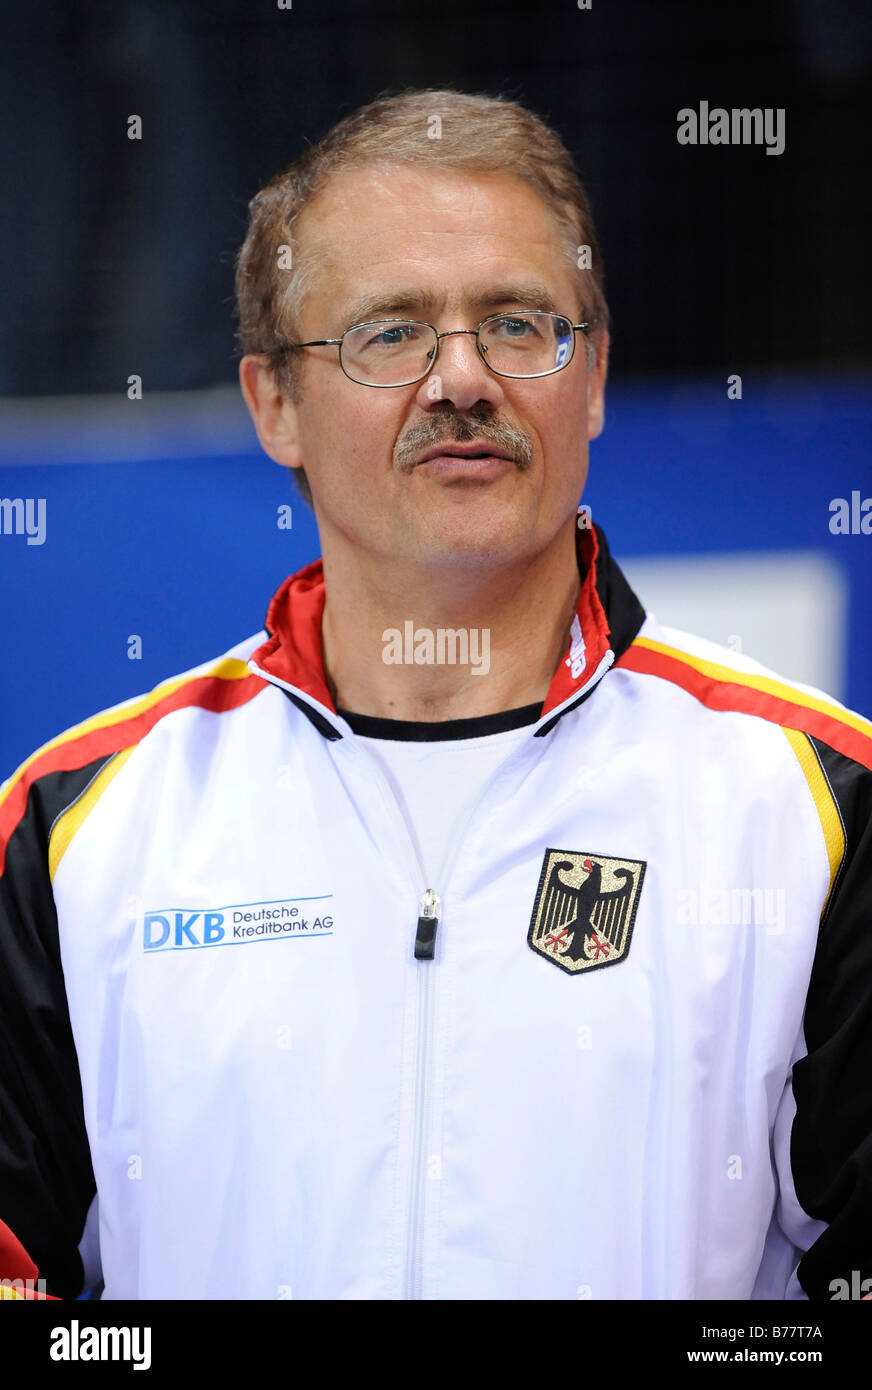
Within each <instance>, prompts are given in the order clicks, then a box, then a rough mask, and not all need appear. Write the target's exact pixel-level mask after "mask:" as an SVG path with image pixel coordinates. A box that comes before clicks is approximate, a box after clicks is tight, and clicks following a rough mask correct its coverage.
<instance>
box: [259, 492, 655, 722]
mask: <svg viewBox="0 0 872 1390" xmlns="http://www.w3.org/2000/svg"><path fill="white" fill-rule="evenodd" d="M584 515H585V513H583V512H581V511H580V512H579V517H582V516H584ZM576 553H577V556H578V567H579V572H580V574H581V576H582V582H581V590H580V592H579V596H578V604H577V605H576V610H575V616H574V617H573V619H572V624H571V630H570V635H569V643H568V645H567V648H566V651H565V653H564V655H563V658H562V659H561V661H560V664H559V666H558V667H557V670H556V671H555V672H554V676H553V677H552V680H551V685H550V686H549V689H548V694H547V695H546V697H545V701H544V703H543V705H542V714H541V716H540V719H539V722H538V723H537V724H535V725H533V726H532V731H533V732H534V733H535V734H537V735H541V734H546V733H548V731H549V730H550V729H551V728H553V726H554V724H555V723H556V722H557V720H558V719H559V718H560V717H561V716H562V715H563V714H565V713H566V712H567V710H569V709H574V708H575V706H576V705H578V704H579V703H580V702H581V701H582V700H584V699H586V698H587V696H588V695H589V694H590V693H591V692H592V690H593V689H594V687H595V686H596V685H597V684H598V683H599V681H600V680H601V678H602V677H603V676H604V675H605V673H606V671H607V670H608V669H609V667H610V666H611V665H612V664H613V663H614V662H615V661H616V660H617V658H618V657H619V656H621V655H622V653H623V652H624V651H626V649H627V647H628V646H629V645H630V643H631V642H632V641H633V639H634V638H635V636H636V634H637V633H638V631H639V628H640V627H641V626H642V623H643V622H644V620H645V610H644V609H643V608H642V605H641V604H640V603H639V600H638V599H637V598H636V595H635V594H634V593H633V591H632V589H631V588H630V586H629V584H628V583H627V581H626V579H625V578H624V576H623V574H622V573H621V571H620V569H619V568H618V566H617V564H616V563H615V561H614V560H613V559H612V556H611V553H610V551H609V548H608V544H607V542H606V538H605V535H604V534H603V532H602V530H601V529H600V527H599V526H596V525H594V526H593V527H591V528H588V527H581V526H579V528H578V529H577V531H576ZM325 598H326V594H325V586H324V569H323V565H322V562H321V561H320V560H314V561H313V562H312V563H311V564H310V565H306V566H305V567H304V568H303V569H301V570H298V571H297V573H296V574H292V575H290V576H289V577H288V578H287V579H286V580H285V581H284V583H283V584H282V585H281V587H280V588H279V589H278V590H277V591H276V593H275V594H274V595H273V598H272V600H271V602H270V605H269V609H268V610H267V615H266V623H265V625H264V626H265V629H266V631H267V633H268V634H269V636H268V640H267V641H266V642H264V643H263V644H262V645H261V646H260V647H258V648H257V650H256V651H255V652H254V653H253V654H252V656H251V658H250V660H249V662H248V665H249V667H250V669H251V670H252V671H253V672H254V673H255V674H256V675H258V676H262V677H263V678H264V680H267V681H269V682H270V683H271V684H273V685H277V686H279V687H280V688H281V689H283V690H285V691H287V693H288V695H289V696H290V697H291V699H292V700H293V701H294V703H295V704H296V705H297V706H298V707H299V708H300V709H302V710H303V712H304V713H305V714H306V715H307V716H308V717H309V719H311V721H312V723H313V724H314V725H315V726H316V728H318V729H319V730H320V732H321V733H322V734H324V736H325V737H326V738H329V739H338V738H342V737H344V736H347V734H348V725H347V724H346V723H345V721H344V720H343V719H342V718H341V716H340V715H338V714H337V712H336V707H335V705H334V703H333V697H332V696H331V694H330V690H329V688H328V685H327V679H326V676H325V674H324V663H323V659H322V653H321V617H322V614H323V612H324V603H325Z"/></svg>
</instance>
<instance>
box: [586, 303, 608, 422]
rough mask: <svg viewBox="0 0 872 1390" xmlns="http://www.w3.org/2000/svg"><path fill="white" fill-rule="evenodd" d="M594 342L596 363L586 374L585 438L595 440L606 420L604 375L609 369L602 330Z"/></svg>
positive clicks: (606, 334)
mask: <svg viewBox="0 0 872 1390" xmlns="http://www.w3.org/2000/svg"><path fill="white" fill-rule="evenodd" d="M595 341H596V361H595V363H594V365H593V366H592V367H591V368H590V369H589V370H588V373H587V437H588V439H596V437H597V435H599V434H601V433H602V428H603V425H604V424H605V419H606V375H607V373H608V369H609V335H608V333H607V332H606V331H605V329H603V332H602V333H601V334H600V336H599V338H598V339H597V340H595Z"/></svg>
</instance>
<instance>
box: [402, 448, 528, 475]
mask: <svg viewBox="0 0 872 1390" xmlns="http://www.w3.org/2000/svg"><path fill="white" fill-rule="evenodd" d="M513 465H514V459H513V457H512V455H511V454H510V453H509V452H508V450H507V449H503V448H501V447H500V446H499V445H497V444H487V443H479V444H476V443H472V444H454V443H451V442H450V441H446V443H444V444H437V445H436V447H435V448H433V449H428V450H427V452H426V453H425V454H422V455H421V457H420V458H419V459H418V460H417V462H416V464H415V469H416V470H417V469H419V468H423V469H425V471H426V472H427V473H432V474H435V475H436V476H438V477H440V478H442V479H444V480H446V481H447V480H448V479H458V480H462V479H474V480H476V481H478V482H488V481H490V479H492V478H498V477H500V476H501V475H502V474H503V473H505V472H506V471H507V470H508V469H510V468H511V467H512V466H513Z"/></svg>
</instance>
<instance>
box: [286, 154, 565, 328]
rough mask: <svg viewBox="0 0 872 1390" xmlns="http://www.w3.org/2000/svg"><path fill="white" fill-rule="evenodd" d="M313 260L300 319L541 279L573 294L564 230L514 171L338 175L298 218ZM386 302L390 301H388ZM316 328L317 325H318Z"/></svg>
mask: <svg viewBox="0 0 872 1390" xmlns="http://www.w3.org/2000/svg"><path fill="white" fill-rule="evenodd" d="M296 234H297V238H298V247H299V250H300V251H301V252H302V254H303V256H304V257H306V258H311V267H312V273H311V276H310V277H309V278H308V279H307V289H306V295H305V298H304V303H303V310H302V313H303V317H304V318H305V319H306V321H307V322H310V323H311V321H312V317H313V315H314V316H316V317H320V318H321V319H322V320H323V318H324V315H325V313H326V314H329V316H330V318H331V320H332V321H334V322H335V321H336V320H337V319H341V318H342V317H343V315H347V313H348V312H349V311H351V310H353V308H354V306H355V305H358V304H359V305H363V304H364V303H366V302H372V303H376V302H381V300H382V297H383V296H385V295H387V296H388V299H389V298H390V295H391V294H392V293H393V292H397V293H398V295H399V294H401V295H402V303H400V299H399V298H398V300H397V307H398V308H402V309H403V310H404V311H405V310H406V309H408V308H410V307H413V305H412V302H411V301H412V299H413V297H414V293H415V292H417V293H418V295H419V297H420V301H421V307H422V308H424V307H426V308H430V309H442V310H447V311H453V310H455V309H465V308H475V307H476V306H477V304H479V303H481V304H483V303H484V301H485V299H488V298H490V299H492V298H493V295H494V294H495V293H496V294H498V293H499V290H500V289H501V288H502V287H506V288H509V287H513V286H520V285H530V286H538V287H540V288H541V289H542V290H543V297H545V296H547V297H550V298H553V299H554V300H555V301H556V300H558V299H561V298H562V299H563V300H564V308H565V307H566V305H565V300H566V296H567V295H568V294H570V295H573V297H574V287H575V282H574V277H573V274H572V270H571V267H570V264H569V261H568V259H567V254H566V249H565V246H564V240H563V233H562V228H561V226H560V224H559V222H558V221H557V218H556V217H555V215H554V213H553V212H552V210H551V208H550V207H549V206H548V204H547V203H546V202H545V201H544V199H542V198H541V197H540V196H539V195H538V194H537V193H536V192H535V190H534V189H532V188H531V187H530V186H529V185H528V184H526V183H525V182H524V181H523V180H522V179H520V178H518V177H516V176H515V175H513V174H508V173H503V172H493V173H490V172H488V173H481V172H477V171H476V172H472V171H466V170H455V169H442V168H431V167H421V166H414V167H409V166H396V165H394V166H388V167H380V168H363V169H356V170H353V171H347V172H345V173H342V174H338V175H335V176H334V177H333V178H331V179H330V180H329V182H328V183H327V184H326V185H325V186H324V188H323V189H321V190H320V192H319V193H318V194H317V195H316V197H315V198H314V199H313V200H312V202H311V203H310V204H309V205H308V206H307V207H306V209H305V210H304V212H303V213H302V214H301V216H300V218H299V219H298V221H297V226H296ZM385 302H386V303H387V301H385ZM319 331H320V330H319Z"/></svg>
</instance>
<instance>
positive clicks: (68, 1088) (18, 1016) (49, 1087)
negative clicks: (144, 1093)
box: [0, 758, 106, 1298]
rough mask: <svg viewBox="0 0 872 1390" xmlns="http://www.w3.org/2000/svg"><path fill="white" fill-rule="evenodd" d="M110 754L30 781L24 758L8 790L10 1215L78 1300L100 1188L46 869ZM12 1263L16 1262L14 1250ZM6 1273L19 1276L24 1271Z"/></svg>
mask: <svg viewBox="0 0 872 1390" xmlns="http://www.w3.org/2000/svg"><path fill="white" fill-rule="evenodd" d="M105 761H106V760H105V758H103V759H99V760H98V761H97V762H95V763H92V764H90V765H89V766H87V767H82V768H77V769H74V770H72V771H60V772H51V773H49V774H48V775H45V776H43V777H40V778H37V779H36V780H35V781H33V782H32V784H31V785H30V786H29V787H28V785H27V783H28V777H27V774H26V769H27V767H28V765H27V764H25V767H24V769H21V770H20V771H19V773H18V774H16V776H15V777H14V778H12V779H10V781H9V782H7V783H6V784H5V786H4V787H3V788H2V792H0V1222H3V1223H5V1225H6V1226H7V1227H8V1228H9V1230H10V1231H11V1232H12V1235H13V1236H14V1237H15V1240H14V1241H11V1242H10V1241H8V1240H7V1241H6V1242H5V1244H4V1243H0V1252H2V1250H4V1249H5V1250H7V1252H8V1250H9V1249H10V1248H13V1247H16V1246H17V1243H18V1242H20V1246H23V1248H24V1251H25V1252H26V1254H27V1255H28V1256H29V1257H30V1260H31V1261H32V1262H33V1264H35V1265H36V1267H37V1269H38V1271H39V1277H40V1278H42V1279H44V1280H45V1282H46V1291H47V1292H48V1293H49V1294H52V1295H55V1296H58V1297H61V1298H75V1297H77V1296H78V1295H79V1294H80V1293H81V1292H82V1288H83V1281H84V1271H83V1265H82V1259H81V1256H80V1253H79V1242H80V1241H81V1239H82V1236H83V1233H84V1229H85V1222H86V1218H87V1216H88V1211H89V1208H90V1207H91V1203H92V1199H93V1197H94V1195H95V1191H96V1185H95V1181H94V1173H93V1169H92V1166H91V1154H90V1148H89V1145H88V1137H87V1133H86V1129H85V1120H84V1112H83V1105H82V1087H81V1080H80V1076H79V1066H78V1060H77V1057H76V1050H75V1045H74V1042H73V1035H72V1029H71V1026H70V1016H69V1009H68V1005H67V997H66V991H65V987H64V978H63V971H62V967H61V954H60V944H59V938H58V920H57V913H56V909H55V902H54V897H53V895H52V888H51V882H50V878H49V869H48V840H49V834H50V832H51V827H52V824H53V822H54V820H55V819H56V817H57V816H58V815H59V814H60V813H61V811H63V810H64V809H66V808H67V807H68V806H69V805H71V803H72V802H73V801H75V800H76V798H77V797H78V796H79V795H81V793H82V792H83V791H84V790H85V788H86V787H87V785H88V784H89V782H90V781H91V779H92V778H93V777H94V775H95V774H96V773H97V772H98V771H99V769H100V767H101V766H102V765H103V763H104V762H105ZM6 1258H7V1260H9V1259H10V1258H11V1257H10V1256H9V1255H8V1254H7V1257H6ZM0 1278H11V1279H16V1278H21V1271H20V1270H19V1269H17V1268H9V1269H5V1268H4V1269H0Z"/></svg>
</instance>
